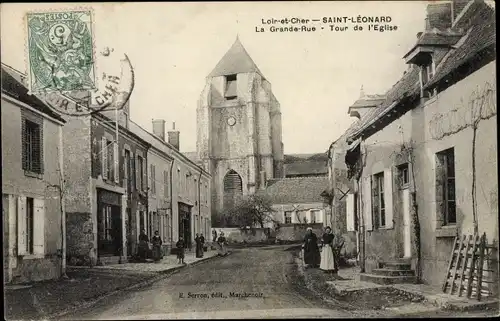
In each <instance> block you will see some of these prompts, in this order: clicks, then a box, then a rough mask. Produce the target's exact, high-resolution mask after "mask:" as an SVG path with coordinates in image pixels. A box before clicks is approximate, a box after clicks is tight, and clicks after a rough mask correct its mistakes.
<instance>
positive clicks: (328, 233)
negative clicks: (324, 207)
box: [319, 226, 336, 273]
mask: <svg viewBox="0 0 500 321" xmlns="http://www.w3.org/2000/svg"><path fill="white" fill-rule="evenodd" d="M334 238H335V236H334V235H333V233H332V229H331V228H330V227H329V226H327V227H326V229H325V233H324V234H323V238H322V241H323V242H322V243H323V248H322V250H321V264H320V266H319V268H320V269H321V270H323V271H324V272H325V273H334V272H335V271H336V268H335V259H334V256H333V255H334V254H333V239H334Z"/></svg>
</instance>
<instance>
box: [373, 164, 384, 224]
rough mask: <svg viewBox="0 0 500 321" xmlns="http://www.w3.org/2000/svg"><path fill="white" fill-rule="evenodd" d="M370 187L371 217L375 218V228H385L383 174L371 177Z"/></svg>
mask: <svg viewBox="0 0 500 321" xmlns="http://www.w3.org/2000/svg"><path fill="white" fill-rule="evenodd" d="M373 182H374V184H373V185H372V204H373V217H374V218H375V225H376V227H385V224H386V216H385V193H384V182H385V181H384V173H379V174H376V175H374V176H373Z"/></svg>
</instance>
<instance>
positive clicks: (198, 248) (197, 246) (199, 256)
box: [194, 233, 203, 258]
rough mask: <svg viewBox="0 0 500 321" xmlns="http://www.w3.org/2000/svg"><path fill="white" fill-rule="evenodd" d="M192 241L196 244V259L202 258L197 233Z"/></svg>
mask: <svg viewBox="0 0 500 321" xmlns="http://www.w3.org/2000/svg"><path fill="white" fill-rule="evenodd" d="M194 241H195V243H196V258H201V257H202V256H203V244H202V243H201V238H200V235H199V234H198V233H196V237H195V239H194Z"/></svg>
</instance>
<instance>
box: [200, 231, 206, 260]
mask: <svg viewBox="0 0 500 321" xmlns="http://www.w3.org/2000/svg"><path fill="white" fill-rule="evenodd" d="M200 242H201V257H203V254H204V247H205V237H204V236H203V233H201V234H200Z"/></svg>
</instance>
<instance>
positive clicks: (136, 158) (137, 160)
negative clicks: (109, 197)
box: [134, 155, 141, 191]
mask: <svg viewBox="0 0 500 321" xmlns="http://www.w3.org/2000/svg"><path fill="white" fill-rule="evenodd" d="M140 166H141V163H140V162H139V155H135V168H134V170H135V189H136V190H137V191H140V190H141V186H140V184H139V183H140V182H141V178H140V174H141V171H140V170H139V168H140Z"/></svg>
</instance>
